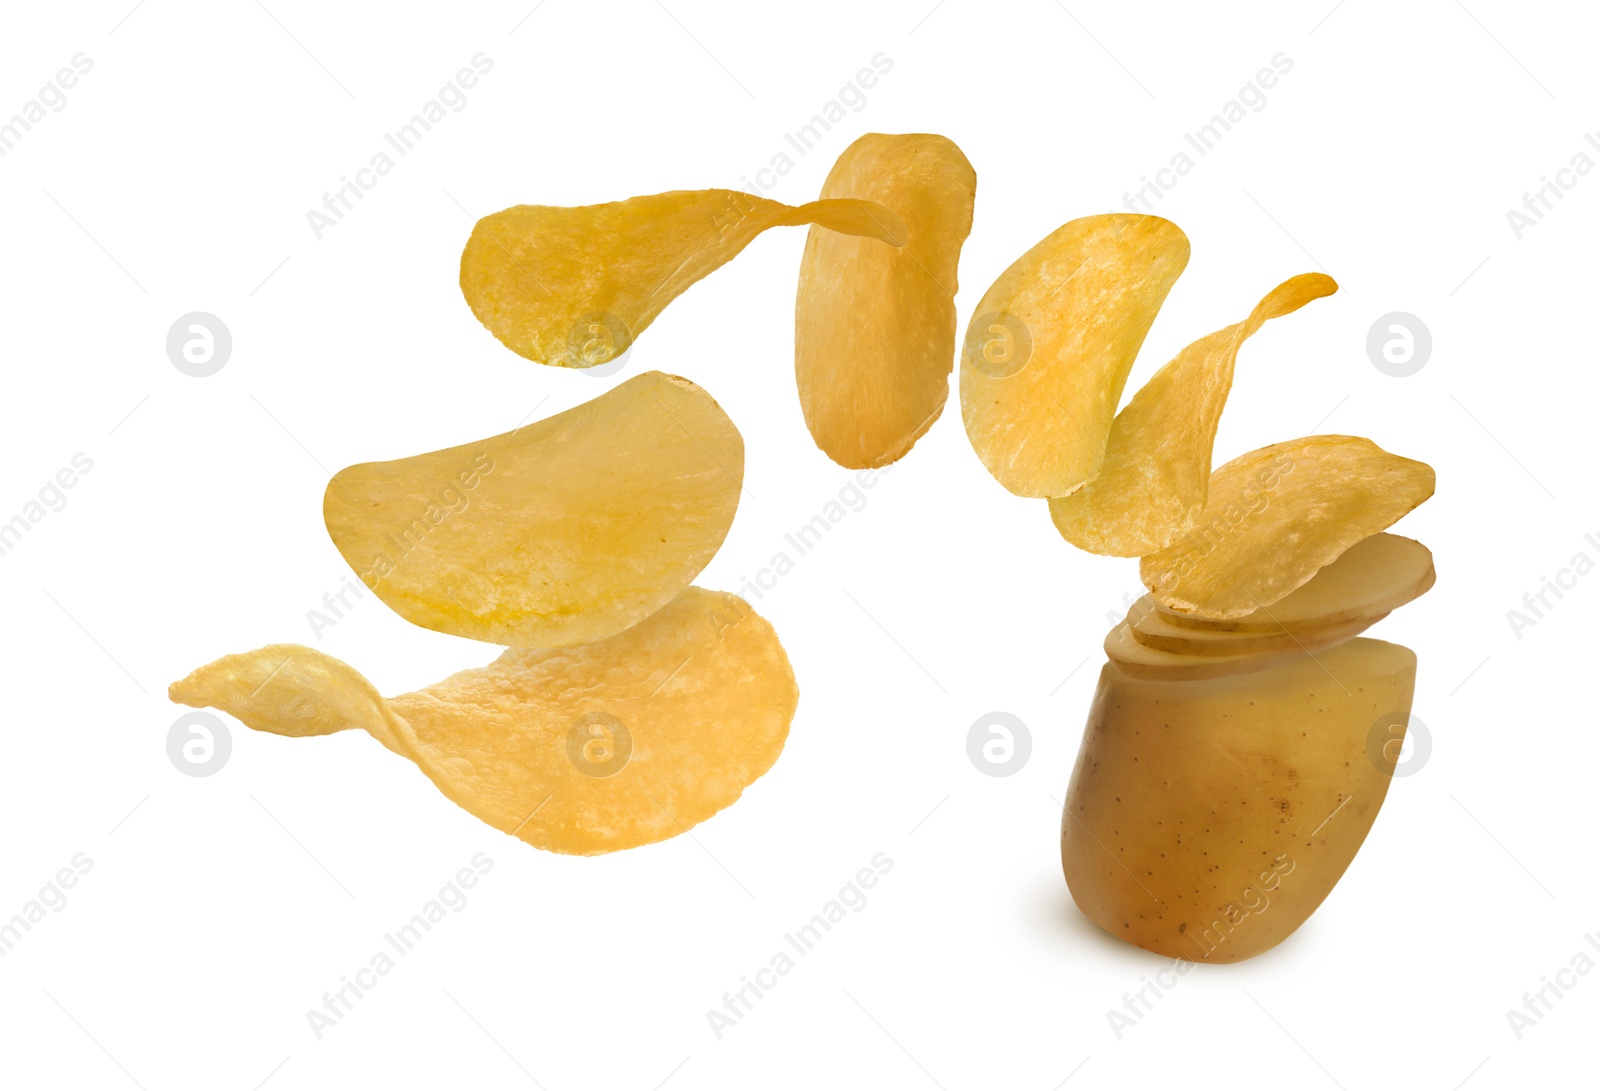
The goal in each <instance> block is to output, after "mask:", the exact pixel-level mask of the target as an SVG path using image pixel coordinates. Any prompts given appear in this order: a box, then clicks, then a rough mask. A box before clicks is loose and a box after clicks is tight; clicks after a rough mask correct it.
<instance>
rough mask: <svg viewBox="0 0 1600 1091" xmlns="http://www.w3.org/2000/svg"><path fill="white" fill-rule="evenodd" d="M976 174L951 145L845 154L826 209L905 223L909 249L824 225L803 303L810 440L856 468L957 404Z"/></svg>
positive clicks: (870, 138) (799, 327)
mask: <svg viewBox="0 0 1600 1091" xmlns="http://www.w3.org/2000/svg"><path fill="white" fill-rule="evenodd" d="M976 188H977V175H976V174H975V173H974V172H973V170H972V164H970V163H968V162H967V157H966V156H964V155H962V154H961V149H960V148H958V147H956V146H955V144H953V143H952V142H950V141H949V140H946V139H945V138H944V137H942V136H934V135H930V134H927V133H914V134H909V135H900V136H886V135H883V134H881V133H869V134H867V135H866V136H863V137H861V138H860V139H859V140H857V141H856V142H855V143H854V144H851V145H850V147H848V148H846V149H845V151H844V154H843V155H841V156H840V157H839V159H838V161H837V162H835V163H834V165H833V169H832V170H831V171H829V172H828V180H827V181H826V182H824V183H823V186H822V196H823V198H825V199H827V198H834V199H843V198H863V199H866V200H870V201H874V202H877V203H878V204H882V205H885V206H887V207H888V208H890V209H892V210H894V211H895V212H896V213H898V214H899V216H900V219H901V220H902V221H904V223H905V225H906V231H907V239H906V244H905V246H903V247H893V246H888V245H886V244H884V243H883V242H881V241H879V240H878V239H875V238H872V237H870V236H860V235H846V234H842V233H840V232H838V231H834V230H829V229H828V228H826V227H823V226H820V225H816V226H813V227H812V228H811V230H810V232H809V234H808V235H807V236H806V249H805V256H804V257H803V258H802V259H801V262H800V287H799V291H798V293H797V295H796V299H795V328H794V371H795V381H796V383H797V384H798V386H799V388H800V408H801V410H802V411H803V412H804V413H805V418H806V426H807V427H808V428H810V429H811V438H812V439H814V440H815V441H816V444H817V446H818V447H819V448H821V449H822V450H823V451H824V452H825V453H826V454H827V455H828V457H829V458H831V459H833V460H834V461H835V462H837V463H839V464H840V465H841V466H847V467H850V468H851V469H864V468H867V467H876V466H885V465H888V464H889V463H891V462H894V461H895V460H897V459H899V458H900V457H901V456H902V455H904V454H905V453H906V452H907V451H909V450H910V449H911V446H912V444H914V443H915V442H916V441H917V440H918V439H919V438H921V436H922V434H923V433H924V432H926V431H927V430H928V429H929V428H930V427H931V426H932V425H933V422H934V421H935V420H937V419H938V417H939V414H940V413H942V412H943V411H944V404H945V400H946V398H947V397H948V396H949V393H950V369H951V367H952V366H953V364H954V361H955V343H956V308H955V299H954V296H955V292H956V264H957V261H958V259H959V258H960V256H961V244H962V243H963V242H964V241H965V240H966V238H967V234H968V232H970V231H971V230H972V202H973V195H974V193H975V192H976Z"/></svg>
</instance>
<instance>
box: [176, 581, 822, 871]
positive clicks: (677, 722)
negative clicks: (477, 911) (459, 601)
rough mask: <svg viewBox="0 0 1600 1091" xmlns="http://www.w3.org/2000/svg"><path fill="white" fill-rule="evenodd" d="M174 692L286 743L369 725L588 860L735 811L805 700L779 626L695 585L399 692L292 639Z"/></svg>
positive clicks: (421, 762)
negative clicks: (557, 639)
mask: <svg viewBox="0 0 1600 1091" xmlns="http://www.w3.org/2000/svg"><path fill="white" fill-rule="evenodd" d="M169 695H170V696H171V698H172V699H173V700H174V701H177V702H180V703H182V704H186V705H193V706H195V707H205V706H208V705H209V706H211V707H213V708H219V709H222V710H223V711H225V712H228V713H230V714H232V715H233V716H235V717H237V718H238V719H240V720H242V721H243V722H244V723H245V724H247V725H248V726H250V727H253V728H255V729H256V730H258V731H270V732H273V733H275V734H279V735H290V736H304V735H327V734H331V733H333V732H336V731H341V730H344V729H346V728H359V729H364V730H366V731H367V732H369V733H370V734H372V735H373V736H374V737H375V738H377V739H378V741H379V742H381V743H383V745H384V746H386V747H388V748H389V749H390V750H393V751H395V752H396V753H398V754H400V755H402V756H404V757H406V758H409V759H410V760H412V761H414V762H416V763H417V765H418V767H420V768H421V769H422V771H423V772H424V773H426V774H427V775H428V777H429V778H430V779H431V780H432V781H433V782H434V783H435V784H436V785H437V786H438V787H439V790H440V791H442V792H443V793H444V794H445V795H446V796H448V797H449V798H450V799H451V800H453V801H454V802H455V803H457V804H459V805H460V806H461V807H463V808H465V809H466V810H468V811H470V812H471V813H472V814H474V815H476V816H477V817H478V818H480V819H482V820H483V821H485V822H487V823H488V824H489V825H491V826H493V827H495V828H496V829H498V830H501V831H502V832H505V833H509V834H512V835H514V836H517V837H520V838H521V839H522V840H524V841H526V842H528V844H530V845H533V846H535V847H537V848H542V849H549V850H551V851H552V852H563V853H573V854H578V855H593V854H596V853H602V852H614V851H616V850H618V849H626V848H633V847H635V846H637V845H646V844H650V843H651V842H654V841H661V840H664V839H666V838H668V837H673V836H675V835H677V834H679V833H682V832H684V831H686V830H688V829H689V828H691V827H692V826H694V825H696V824H698V823H700V822H703V821H705V820H706V819H707V818H710V817H711V816H712V815H714V814H716V813H717V812H718V811H720V810H722V809H723V808H724V807H727V806H729V805H730V804H732V803H733V802H734V801H736V800H737V799H738V798H739V796H740V794H741V793H742V792H743V791H744V789H745V788H746V787H748V786H749V785H750V784H751V783H752V782H753V781H754V780H755V779H756V778H757V777H759V776H761V774H763V773H765V772H766V771H767V770H768V769H769V768H771V766H772V763H773V762H774V761H776V760H777V758H778V754H779V753H780V752H781V751H782V750H783V744H784V740H785V738H786V737H787V736H788V731H789V723H790V721H791V720H792V719H793V718H794V711H795V706H796V704H797V702H798V700H799V691H798V690H797V689H796V687H795V682H794V673H793V671H792V670H791V669H790V667H789V660H788V657H787V656H785V654H784V651H783V647H782V646H781V645H780V644H779V643H778V638H777V634H775V633H774V632H773V630H772V626H771V625H769V624H768V623H767V622H766V621H765V620H763V619H762V618H761V617H759V616H758V615H757V614H756V613H755V612H754V611H752V610H751V609H750V607H749V605H748V604H747V603H746V602H744V600H742V599H740V598H739V597H738V596H736V595H730V594H726V593H723V592H717V591H706V590H702V589H701V588H698V587H691V588H689V589H688V590H686V591H684V592H683V594H681V595H680V596H678V597H677V598H676V599H675V600H674V601H673V602H672V603H671V604H669V605H668V606H667V607H665V608H664V609H662V610H661V611H660V612H659V613H657V614H655V615H654V616H652V617H651V618H649V619H648V620H647V621H645V622H643V623H642V624H640V625H638V626H636V627H635V628H632V629H629V630H627V631H626V632H623V633H619V634H618V635H616V636H613V637H611V638H609V639H607V640H603V641H600V642H598V643H595V644H589V645H585V646H582V647H577V648H567V649H563V650H559V651H531V650H528V649H524V648H510V649H507V650H506V652H505V654H503V655H502V656H500V658H499V659H497V660H496V661H495V662H493V663H491V664H490V665H489V666H487V667H480V668H477V669H475V670H468V671H463V672H461V673H460V674H456V675H453V676H451V677H449V678H447V679H445V680H444V681H442V682H439V683H437V684H436V685H432V686H429V687H428V688H426V689H423V690H420V691H418V692H416V693H408V694H405V695H404V696H401V697H396V698H393V699H392V700H388V701H385V700H384V699H383V697H381V696H379V694H378V692H377V690H375V689H374V688H373V686H372V684H371V683H370V682H368V681H367V680H366V679H365V678H363V677H362V676H361V675H360V674H358V673H357V672H356V671H355V670H353V669H352V668H350V667H348V666H346V665H345V664H344V663H341V662H339V661H338V660H337V659H333V658H331V657H329V656H326V655H324V654H323V653H321V652H318V651H316V650H314V649H311V648H303V647H300V646H298V645H294V644H275V645H272V646H270V647H266V648H261V649H259V650H257V651H254V652H248V653H245V654H243V655H230V656H226V657H224V658H222V659H219V660H217V661H216V662H214V663H211V664H209V665H207V666H204V667H201V668H200V669H199V670H197V671H195V672H194V673H193V674H191V675H189V677H187V678H185V679H184V680H183V681H181V682H177V683H174V684H173V686H172V687H171V689H170V690H169Z"/></svg>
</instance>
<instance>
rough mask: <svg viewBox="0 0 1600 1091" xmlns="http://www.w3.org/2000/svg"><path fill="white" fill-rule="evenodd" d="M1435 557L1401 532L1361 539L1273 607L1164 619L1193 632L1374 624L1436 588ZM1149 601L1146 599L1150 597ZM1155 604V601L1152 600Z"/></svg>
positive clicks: (1161, 609) (1168, 614) (1277, 630)
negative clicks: (1220, 615) (1225, 615)
mask: <svg viewBox="0 0 1600 1091" xmlns="http://www.w3.org/2000/svg"><path fill="white" fill-rule="evenodd" d="M1433 581H1434V570H1433V554H1432V553H1431V552H1429V550H1428V547H1427V546H1425V545H1423V544H1422V543H1421V542H1416V541H1412V540H1411V539H1410V538H1402V537H1400V536H1399V535H1398V534H1374V535H1372V536H1371V537H1368V538H1363V539H1361V541H1359V542H1357V543H1356V544H1355V545H1353V546H1351V547H1350V548H1349V549H1347V550H1345V551H1344V552H1343V553H1341V554H1339V556H1338V558H1337V559H1336V560H1334V561H1333V562H1332V563H1331V564H1328V565H1326V566H1324V567H1323V568H1322V569H1321V570H1320V571H1318V572H1317V574H1316V575H1315V576H1313V577H1311V579H1309V580H1307V581H1306V582H1305V583H1303V584H1301V585H1300V586H1299V587H1297V588H1296V589H1295V590H1294V591H1291V592H1290V593H1289V594H1287V595H1285V596H1284V597H1283V598H1281V599H1279V600H1278V601H1277V602H1275V603H1273V604H1272V605H1271V606H1268V607H1265V608H1263V609H1260V610H1256V611H1254V612H1252V613H1248V614H1245V615H1244V616H1243V617H1236V618H1229V619H1223V620H1218V619H1214V618H1205V617H1200V616H1198V615H1195V614H1179V613H1175V612H1173V611H1170V610H1167V609H1166V608H1165V607H1159V612H1160V615H1161V618H1162V619H1163V620H1164V621H1167V622H1170V623H1171V624H1173V625H1176V626H1179V627H1181V628H1184V629H1190V630H1203V631H1223V632H1237V633H1282V632H1284V631H1288V632H1296V631H1299V630H1302V629H1320V628H1325V627H1327V626H1330V625H1338V624H1341V623H1344V622H1348V621H1355V620H1358V619H1360V618H1372V619H1374V620H1376V619H1377V618H1380V617H1382V616H1383V615H1384V614H1387V613H1388V612H1389V611H1390V610H1394V609H1397V608H1399V607H1401V606H1404V605H1405V604H1406V603H1408V602H1410V601H1411V600H1412V599H1415V598H1420V597H1421V596H1422V595H1423V594H1424V593H1426V592H1427V590H1428V589H1429V588H1431V587H1432V586H1433ZM1146 597H1147V598H1148V596H1146ZM1152 601H1153V600H1152Z"/></svg>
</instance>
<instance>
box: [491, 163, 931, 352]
mask: <svg viewBox="0 0 1600 1091" xmlns="http://www.w3.org/2000/svg"><path fill="white" fill-rule="evenodd" d="M801 224H823V225H825V226H827V227H828V228H830V229H831V230H834V231H841V232H844V233H846V234H851V235H865V236H868V237H871V238H873V239H879V240H882V241H883V242H885V243H887V244H889V245H891V246H899V245H901V244H902V243H904V242H905V237H906V235H905V225H904V224H902V223H901V222H900V220H899V217H897V216H896V215H895V214H894V213H893V212H891V211H889V210H888V209H886V208H884V207H882V206H881V205H874V204H873V203H872V202H870V201H855V200H838V201H813V202H812V203H811V204H807V205H801V206H800V207H798V208H794V207H791V206H789V205H785V204H779V203H778V202H777V201H769V200H767V199H766V198H764V197H755V196H752V195H750V194H748V193H739V192H737V191H735V190H730V189H700V190H675V191H673V192H671V193H657V194H653V195H651V196H647V197H633V198H630V199H629V200H626V201H613V202H610V203H609V204H601V205H583V206H581V207H577V208H558V207H554V206H550V205H517V206H515V207H513V208H507V209H503V210H502V211H500V212H496V213H493V214H491V215H488V216H485V217H484V218H483V219H481V220H479V221H478V222H477V224H476V225H475V226H474V227H473V229H472V235H471V237H469V238H468V239H467V245H466V247H465V248H464V249H463V250H462V251H461V294H462V295H463V296H465V297H466V300H467V305H468V306H470V307H471V308H472V313H473V314H475V315H477V317H478V321H480V322H482V323H483V324H484V325H485V326H486V327H488V329H489V332H490V333H492V334H494V335H495V337H497V338H499V339H500V342H501V343H502V344H504V345H505V346H506V347H507V348H509V349H510V350H511V351H512V352H515V353H516V354H517V355H519V356H525V357H527V358H528V359H530V360H535V361H537V362H539V363H543V364H554V365H556V366H558V367H578V368H583V367H594V366H595V365H596V364H603V363H605V362H606V361H608V360H612V359H615V358H616V357H618V356H620V355H622V353H624V352H626V351H627V349H628V347H629V346H630V345H632V344H633V341H634V339H635V338H636V337H638V336H639V335H640V334H641V333H643V332H644V330H645V327H647V326H649V325H650V323H651V322H653V321H655V318H656V316H657V315H659V314H660V313H661V311H662V310H663V309H664V308H665V307H666V305H667V304H668V303H671V302H672V301H673V300H674V299H676V298H677V297H678V296H679V295H682V294H683V292H684V291H685V290H687V289H688V288H689V287H690V286H691V285H692V284H694V283H695V282H696V281H698V280H699V279H701V278H702V277H704V276H706V275H707V274H708V273H711V272H714V271H715V270H717V269H719V268H721V267H722V266H723V265H725V264H727V263H728V262H729V261H731V260H733V258H734V257H736V256H737V255H738V254H739V251H741V250H743V249H744V248H745V247H746V246H748V245H749V244H750V242H751V240H753V239H754V238H755V237H756V236H757V235H759V234H761V233H762V232H763V231H765V230H767V229H768V228H769V227H782V226H798V225H801Z"/></svg>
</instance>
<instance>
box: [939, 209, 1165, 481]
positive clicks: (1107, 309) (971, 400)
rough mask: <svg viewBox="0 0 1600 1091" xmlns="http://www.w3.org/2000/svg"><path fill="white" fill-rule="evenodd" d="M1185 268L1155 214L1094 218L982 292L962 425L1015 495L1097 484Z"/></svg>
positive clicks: (966, 352)
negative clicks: (1125, 400) (1139, 368)
mask: <svg viewBox="0 0 1600 1091" xmlns="http://www.w3.org/2000/svg"><path fill="white" fill-rule="evenodd" d="M1188 261H1189V240H1188V239H1187V238H1186V237H1185V236H1184V234H1183V232H1182V231H1180V230H1179V229H1178V226H1177V225H1176V224H1174V223H1170V222H1168V221H1167V220H1163V219H1161V218H1160V217H1159V216H1136V215H1127V214H1123V213H1117V214H1115V215H1104V216H1089V217H1086V218H1085V219H1081V220H1073V221H1072V222H1071V223H1068V224H1065V225H1063V226H1061V227H1059V228H1057V229H1056V230H1055V231H1053V232H1051V233H1050V234H1049V235H1047V236H1045V238H1044V239H1043V240H1042V241H1041V242H1039V244H1038V245H1036V246H1034V247H1033V249H1031V250H1029V251H1028V252H1027V253H1026V254H1024V255H1022V257H1020V258H1018V259H1017V260H1016V261H1014V262H1012V264H1011V267H1010V268H1009V269H1007V270H1006V271H1005V272H1004V273H1001V274H1000V277H999V279H998V280H996V281H995V282H994V284H993V285H991V286H990V288H989V290H988V291H987V292H985V293H984V296H983V299H982V300H980V301H979V303H978V309H977V311H976V313H975V314H974V316H973V319H972V322H971V324H970V325H968V327H967V336H966V341H965V343H964V345H963V346H962V350H961V416H962V419H963V420H964V421H965V423H966V427H967V438H968V439H970V440H971V441H972V449H973V450H974V451H976V452H977V455H978V458H979V459H980V460H981V461H982V462H983V464H984V466H985V467H986V468H987V469H988V471H989V472H990V473H991V474H993V475H994V477H995V479H996V480H997V481H999V482H1000V484H1002V485H1004V486H1005V487H1006V488H1008V489H1010V490H1011V491H1012V492H1014V493H1016V494H1017V495H1018V496H1035V497H1047V498H1048V497H1055V496H1066V495H1068V494H1070V493H1072V492H1075V491H1077V490H1078V489H1080V488H1082V487H1083V486H1084V484H1085V483H1086V482H1089V481H1092V480H1093V479H1094V477H1095V475H1096V474H1097V473H1099V472H1100V466H1101V463H1102V461H1103V460H1104V459H1105V453H1106V436H1107V434H1108V433H1109V432H1110V430H1111V420H1112V418H1113V417H1115V416H1116V413H1117V403H1118V401H1119V400H1120V399H1121V397H1122V387H1123V384H1124V383H1126V382H1127V381H1128V371H1129V369H1130V368H1132V367H1133V361H1134V358H1135V357H1136V356H1137V355H1138V354H1139V346H1140V345H1142V344H1144V338H1145V335H1146V334H1147V333H1149V332H1150V324H1151V323H1152V322H1154V321H1155V317H1156V312H1157V311H1159V310H1160V309H1161V304H1162V302H1163V301H1164V300H1165V299H1166V298H1167V292H1168V291H1169V290H1170V289H1171V288H1172V284H1173V282H1174V281H1175V280H1177V279H1178V275H1179V274H1180V273H1182V272H1183V267H1184V266H1185V265H1186V264H1188Z"/></svg>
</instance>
